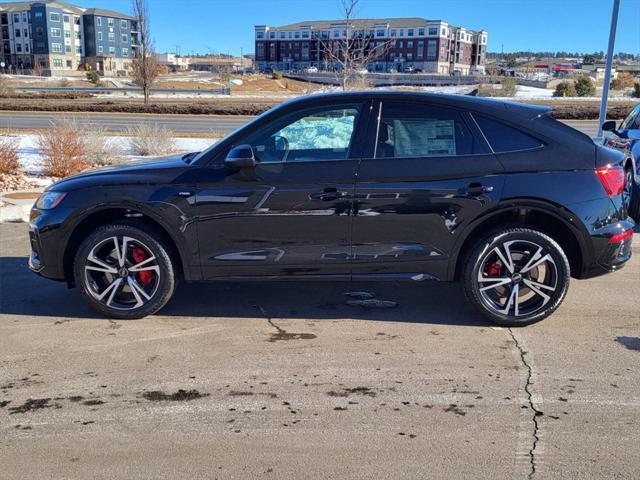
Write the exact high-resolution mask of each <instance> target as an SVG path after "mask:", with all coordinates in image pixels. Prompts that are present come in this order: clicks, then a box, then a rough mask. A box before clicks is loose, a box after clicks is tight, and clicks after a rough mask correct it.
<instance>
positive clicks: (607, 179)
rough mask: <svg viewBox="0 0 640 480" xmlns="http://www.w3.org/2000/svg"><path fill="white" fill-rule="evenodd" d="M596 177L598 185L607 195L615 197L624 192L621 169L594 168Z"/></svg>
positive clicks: (623, 178)
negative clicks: (598, 181)
mask: <svg viewBox="0 0 640 480" xmlns="http://www.w3.org/2000/svg"><path fill="white" fill-rule="evenodd" d="M596 175H598V178H599V179H600V183H602V186H603V187H604V189H605V190H606V191H607V195H609V196H610V197H615V196H616V195H620V194H621V193H622V192H623V191H624V183H625V175H624V170H623V169H622V167H612V166H611V165H607V166H606V167H602V168H596Z"/></svg>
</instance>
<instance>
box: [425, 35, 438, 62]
mask: <svg viewBox="0 0 640 480" xmlns="http://www.w3.org/2000/svg"><path fill="white" fill-rule="evenodd" d="M437 57H438V45H437V42H436V41H435V40H429V41H428V42H427V60H429V61H433V60H435V59H436V58H437Z"/></svg>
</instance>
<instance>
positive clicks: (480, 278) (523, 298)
mask: <svg viewBox="0 0 640 480" xmlns="http://www.w3.org/2000/svg"><path fill="white" fill-rule="evenodd" d="M463 277H464V279H463V280H464V288H465V293H466V295H467V298H468V299H469V301H470V302H471V303H472V304H473V305H474V306H475V307H476V308H477V309H478V310H479V311H480V312H481V313H482V314H484V316H486V317H487V318H489V319H490V320H491V321H492V322H494V323H497V324H499V325H502V326H508V327H513V326H523V325H529V324H531V323H535V322H538V321H540V320H542V319H543V318H546V317H548V316H549V315H551V314H552V313H553V312H554V311H555V310H556V308H558V307H559V306H560V304H561V303H562V301H563V300H564V297H565V295H566V293H567V289H568V288H569V279H570V268H569V262H568V260H567V257H566V255H565V253H564V251H563V250H562V248H561V247H560V245H558V243H557V242H556V241H554V240H553V239H552V238H550V237H549V236H547V235H545V234H544V233H542V232H540V231H538V230H534V229H530V228H522V227H514V228H508V229H504V230H501V231H493V232H491V233H489V234H488V235H486V236H485V237H484V238H482V239H481V240H480V241H479V242H478V243H477V244H476V245H475V247H474V248H473V249H472V250H471V253H470V255H469V256H468V258H467V261H466V264H465V268H464V273H463Z"/></svg>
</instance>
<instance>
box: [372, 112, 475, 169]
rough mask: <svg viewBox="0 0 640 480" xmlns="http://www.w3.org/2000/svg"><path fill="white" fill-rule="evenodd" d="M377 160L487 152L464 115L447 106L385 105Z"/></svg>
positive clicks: (381, 119) (377, 146)
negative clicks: (469, 126)
mask: <svg viewBox="0 0 640 480" xmlns="http://www.w3.org/2000/svg"><path fill="white" fill-rule="evenodd" d="M376 138H377V140H376V142H377V143H376V148H375V157H376V158H415V157H450V156H462V155H474V154H480V153H487V150H486V148H485V147H484V144H483V143H482V142H480V141H479V140H478V139H477V138H475V137H474V135H473V134H472V133H471V130H470V129H469V128H468V126H467V124H466V123H465V121H464V119H463V117H462V114H461V113H460V112H458V111H457V110H453V109H450V108H445V107H435V106H430V105H424V104H423V105H420V104H415V103H404V102H383V104H382V114H381V117H380V126H379V129H378V134H377V137H376Z"/></svg>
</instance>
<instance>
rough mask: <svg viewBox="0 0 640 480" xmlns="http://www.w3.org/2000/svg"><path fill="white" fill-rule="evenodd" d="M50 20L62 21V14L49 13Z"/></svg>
mask: <svg viewBox="0 0 640 480" xmlns="http://www.w3.org/2000/svg"><path fill="white" fill-rule="evenodd" d="M49 20H51V21H52V22H59V21H60V14H59V13H53V12H51V13H49Z"/></svg>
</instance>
